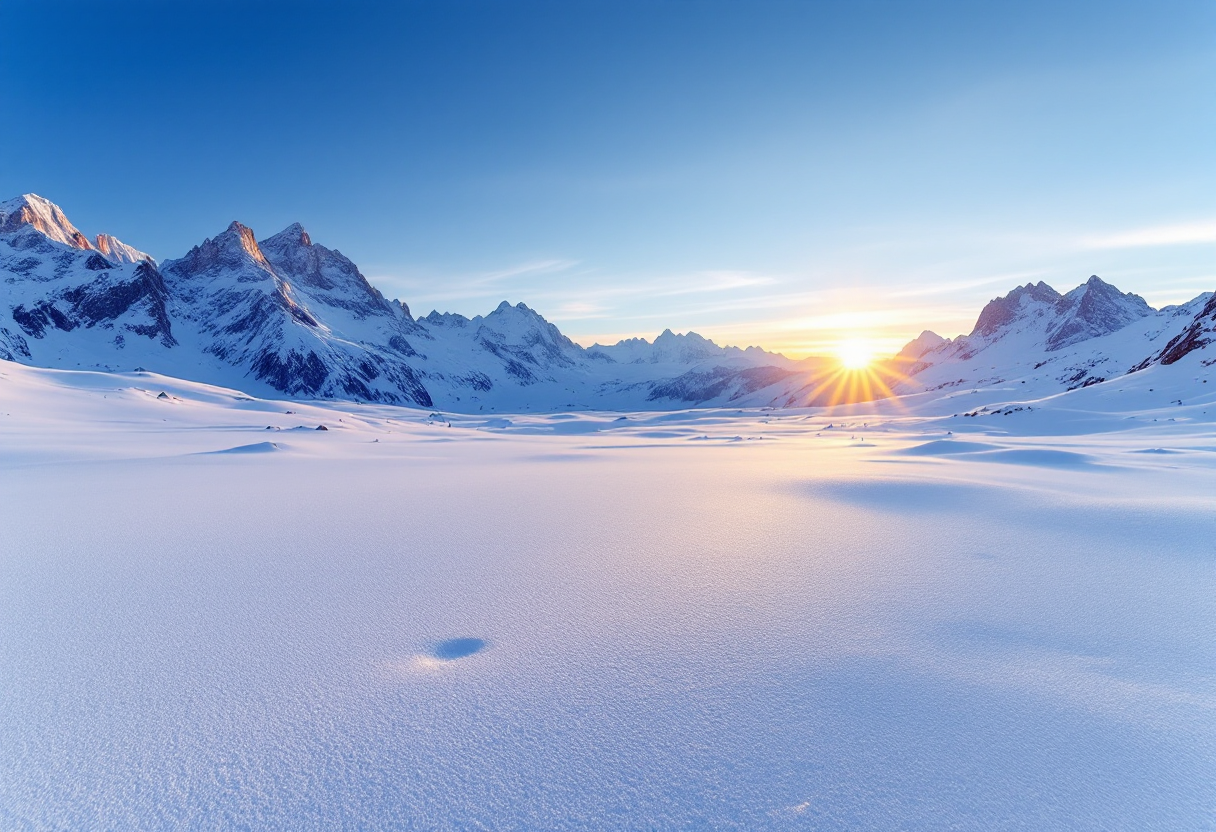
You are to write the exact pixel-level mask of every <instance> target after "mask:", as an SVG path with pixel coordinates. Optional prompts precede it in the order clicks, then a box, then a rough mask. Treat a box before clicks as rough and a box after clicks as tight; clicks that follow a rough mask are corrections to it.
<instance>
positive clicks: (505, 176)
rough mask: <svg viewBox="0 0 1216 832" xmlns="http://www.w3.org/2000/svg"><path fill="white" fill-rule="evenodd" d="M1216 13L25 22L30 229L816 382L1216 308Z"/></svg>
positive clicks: (10, 55)
mask: <svg viewBox="0 0 1216 832" xmlns="http://www.w3.org/2000/svg"><path fill="white" fill-rule="evenodd" d="M1214 44H1216V4H1213V3H1211V2H1208V1H1207V0H1204V1H1203V2H1177V3H1173V2H1154V3H1144V2H1139V3H1126V4H1123V3H1118V2H1101V3H1058V2H1055V3H1035V2H1017V3H975V2H959V3H916V2H901V3H894V2H892V3H866V2H848V3H844V2H841V3H826V2H825V3H814V2H799V3H763V2H747V3H744V2H735V3H715V2H692V0H683V1H682V2H655V0H651V1H650V2H638V3H635V2H628V1H627V0H614V2H603V3H591V2H585V3H584V2H554V3H530V2H529V3H522V2H520V3H512V2H504V1H503V0H495V2H484V3H470V2H453V1H452V0H447V1H446V2H430V3H408V2H406V3H384V4H357V3H341V4H338V3H334V4H313V3H300V2H294V3H271V2H267V3H257V2H247V3H227V2H208V3H202V2H197V3H196V2H188V0H184V1H183V0H179V2H173V3H163V2H145V3H123V2H116V1H112V2H106V3H58V2H54V0H49V2H48V0H39V1H38V2H28V0H8V2H6V3H5V11H4V25H3V26H2V27H0V73H2V77H3V78H4V79H5V80H4V82H3V83H0V194H2V195H3V196H10V195H15V194H18V193H22V192H27V191H33V192H36V193H40V194H42V195H43V196H46V197H48V198H50V199H52V200H54V201H56V202H58V203H59V204H60V205H61V206H63V208H64V209H65V211H67V213H68V215H69V216H70V217H71V218H72V220H73V221H74V222H75V223H76V225H78V226H79V227H81V229H82V230H83V231H85V232H86V233H89V234H93V233H96V232H98V231H108V232H110V233H113V234H115V235H117V236H119V237H120V238H122V239H123V240H125V241H126V242H128V243H130V244H132V245H135V246H137V247H140V248H143V249H144V250H147V251H149V252H150V253H152V254H153V255H155V256H157V257H159V258H165V257H175V256H180V255H181V254H182V253H184V252H185V251H186V250H187V249H188V248H189V247H190V246H192V245H194V244H196V243H198V242H200V241H201V240H202V239H203V238H205V237H208V236H213V235H214V234H215V233H217V232H219V231H221V230H222V229H223V228H224V227H225V226H226V225H227V223H228V222H230V221H231V220H232V219H240V220H241V221H242V222H244V223H246V224H247V225H250V226H251V227H253V228H254V230H255V231H256V232H257V233H258V234H259V236H269V235H270V234H272V233H274V232H276V231H278V230H280V229H281V228H283V227H285V226H286V225H288V224H289V223H291V222H293V221H296V220H299V221H300V222H303V223H304V225H305V226H306V227H307V228H308V229H309V231H310V233H311V234H312V236H313V238H314V240H316V241H317V242H320V243H323V244H325V245H328V246H330V247H331V248H337V249H340V250H341V251H342V252H343V253H345V254H347V255H348V256H350V257H351V258H352V259H353V260H354V261H355V262H356V263H358V264H359V265H360V267H361V268H362V269H363V271H364V273H365V274H366V275H367V276H368V278H369V279H370V280H371V281H372V282H373V283H374V284H376V285H377V286H378V287H379V288H381V290H382V291H384V292H385V293H386V294H387V295H389V296H397V297H400V298H402V299H403V300H405V301H407V302H408V303H409V304H410V305H411V307H412V308H413V310H414V311H415V313H417V314H422V313H425V312H428V311H429V310H430V309H432V308H438V309H440V310H441V311H455V312H461V313H464V314H468V315H472V314H477V313H484V312H488V311H489V310H491V309H492V308H493V307H494V306H495V305H496V304H497V303H498V301H500V300H503V299H507V300H510V301H512V302H516V301H520V300H522V301H524V302H526V303H527V304H528V305H530V306H532V307H534V308H536V309H538V310H539V311H540V312H541V313H542V314H544V315H545V316H546V317H548V318H549V319H551V320H553V321H554V322H555V323H557V324H558V325H559V326H561V328H562V329H563V331H565V332H567V333H568V334H570V335H571V336H572V337H575V338H576V340H580V341H582V342H584V343H590V342H591V341H593V340H596V339H599V340H601V341H605V340H615V339H616V338H618V337H624V336H631V335H643V336H647V337H653V336H654V335H655V334H657V333H658V332H659V331H661V330H662V329H663V328H665V327H671V328H673V329H675V330H677V331H685V330H689V329H695V330H696V331H698V332H701V333H702V334H705V335H708V336H710V337H714V338H715V339H716V340H718V341H719V342H727V343H736V344H742V345H746V344H760V345H762V346H766V347H769V348H775V349H782V350H784V351H787V352H790V353H792V354H806V353H810V352H822V351H824V350H827V349H830V346H831V344H832V343H834V342H835V341H837V340H839V339H841V338H844V337H862V338H871V339H874V340H875V341H876V342H877V343H878V344H879V345H881V346H884V347H891V348H897V347H898V345H899V343H901V342H902V341H905V340H907V339H908V338H911V337H913V336H915V335H916V334H917V333H918V332H919V331H920V330H921V329H922V328H925V327H928V328H932V329H935V330H937V331H939V332H942V334H946V335H954V334H957V333H958V332H960V331H965V330H968V329H969V328H970V326H971V324H972V322H973V321H974V318H975V315H976V314H977V313H978V311H979V308H980V307H981V306H982V305H983V303H984V302H986V301H987V300H988V299H990V298H991V297H994V296H996V295H998V294H1003V293H1004V292H1005V291H1007V290H1008V289H1009V288H1011V287H1012V286H1013V285H1015V284H1017V283H1024V282H1026V281H1028V280H1035V281H1037V280H1045V281H1047V282H1048V283H1051V284H1052V285H1054V286H1056V288H1058V289H1061V290H1065V289H1068V288H1071V287H1072V286H1075V285H1077V284H1078V283H1081V282H1082V281H1083V280H1084V279H1085V278H1086V277H1088V275H1090V274H1092V273H1097V274H1099V275H1101V276H1102V277H1104V278H1106V279H1107V280H1110V281H1112V282H1114V283H1116V284H1117V285H1119V286H1120V287H1121V288H1124V289H1125V290H1130V291H1135V292H1137V293H1139V294H1142V295H1144V296H1145V297H1146V298H1147V299H1148V300H1149V301H1150V303H1153V304H1154V305H1161V304H1164V303H1169V302H1178V301H1181V300H1185V299H1188V298H1190V297H1193V296H1194V295H1196V294H1198V293H1199V292H1201V291H1204V290H1210V289H1213V288H1216V152H1214V150H1213V149H1214V148H1216V46H1214Z"/></svg>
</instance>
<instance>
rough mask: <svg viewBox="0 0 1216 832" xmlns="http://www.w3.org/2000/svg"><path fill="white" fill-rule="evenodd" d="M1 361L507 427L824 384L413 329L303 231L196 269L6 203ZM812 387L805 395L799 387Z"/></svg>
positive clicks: (737, 360) (686, 345)
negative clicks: (514, 422) (530, 418)
mask: <svg viewBox="0 0 1216 832" xmlns="http://www.w3.org/2000/svg"><path fill="white" fill-rule="evenodd" d="M0 281H2V283H0V358H5V359H8V360H16V361H22V362H25V363H29V364H35V365H39V366H47V367H72V368H78V367H79V368H97V369H104V370H132V369H136V368H143V369H150V370H155V371H157V372H161V373H165V374H167V375H174V376H178V377H181V378H187V379H194V380H198V381H205V382H209V383H215V384H223V385H226V386H230V387H236V388H240V389H246V390H249V391H250V392H254V393H257V394H261V395H274V394H279V395H287V396H294V397H300V398H343V399H355V400H360V401H379V402H386V403H394V404H411V405H418V406H423V407H442V408H446V409H452V410H466V411H477V410H502V409H513V410H520V409H537V410H548V409H557V408H578V407H584V408H591V407H597V408H613V407H684V406H689V405H704V404H729V403H739V402H743V401H746V402H747V403H755V402H758V401H767V399H766V398H765V397H766V395H768V393H766V388H773V389H772V390H771V391H768V392H769V393H771V394H772V395H773V396H777V395H780V394H782V393H783V392H784V391H785V388H784V387H782V386H781V385H782V384H783V383H788V382H789V381H790V380H791V379H792V378H795V377H797V379H798V380H800V381H801V382H805V380H806V379H805V378H803V377H804V376H807V374H808V373H811V372H813V371H815V369H816V367H817V366H818V365H817V364H816V363H815V362H796V361H791V360H789V359H787V358H785V357H784V356H781V355H776V354H773V353H768V352H765V351H764V350H761V349H758V348H754V347H753V348H748V349H746V350H741V349H738V348H735V347H719V346H718V345H716V344H714V343H713V342H712V341H708V340H706V339H704V338H702V337H701V336H699V335H697V334H696V333H687V334H683V335H677V334H675V333H672V332H671V331H670V330H668V331H666V332H664V333H663V334H662V335H660V336H659V337H658V338H656V339H655V341H654V343H650V342H647V341H645V340H643V339H632V340H629V341H622V342H621V343H619V344H615V345H610V346H599V345H597V346H595V347H593V348H591V349H590V350H585V349H583V348H582V347H581V346H579V345H578V344H575V343H574V342H573V341H571V340H570V339H569V338H567V337H566V336H565V335H563V334H562V333H561V332H560V331H559V330H558V328H557V327H555V326H554V325H553V324H551V323H549V322H548V321H546V320H545V319H544V318H543V317H542V316H541V315H539V314H538V313H537V312H535V311H534V310H532V309H530V308H528V307H527V306H525V305H524V304H522V303H520V304H517V305H515V306H511V305H510V304H508V303H506V302H505V301H504V302H503V303H502V304H500V305H499V307H498V308H497V309H495V310H494V311H493V312H491V313H490V314H489V315H486V316H484V317H483V316H480V315H479V316H476V317H474V318H471V319H470V318H465V317H463V316H461V315H455V314H450V313H447V314H440V313H438V312H432V313H431V314H429V315H427V316H426V317H423V318H418V319H415V318H414V317H412V315H411V313H410V309H409V307H408V306H407V305H406V304H404V303H402V302H400V301H391V300H388V299H386V298H385V297H384V296H383V295H381V294H380V292H379V291H377V290H376V289H375V288H374V287H373V286H372V285H371V284H369V283H368V282H367V280H366V279H365V278H364V276H363V275H362V274H361V273H360V272H359V269H358V268H357V267H356V266H355V264H354V263H352V262H351V261H350V260H349V259H348V258H346V257H345V256H343V255H342V254H341V253H340V252H338V251H336V250H333V249H329V248H326V247H325V246H323V245H319V244H317V243H314V242H313V240H312V239H311V237H310V236H309V235H308V233H307V232H306V231H305V230H304V228H303V227H302V226H300V225H299V224H293V225H291V226H289V227H287V228H286V229H284V230H283V231H281V232H279V233H278V234H275V235H273V236H271V237H268V238H266V239H264V240H262V241H260V242H259V241H258V240H257V239H256V237H255V235H254V233H253V231H252V230H250V229H249V228H248V227H246V226H244V225H242V224H240V223H239V222H233V223H232V224H231V225H229V226H228V228H227V229H225V230H224V231H223V232H221V233H220V234H217V235H216V236H215V237H212V238H209V239H207V240H204V241H203V242H202V243H201V244H199V245H197V246H195V247H194V248H192V249H191V250H190V251H189V252H187V253H186V254H185V255H184V256H182V257H180V258H177V259H170V260H166V261H164V262H163V263H162V264H160V266H157V264H156V263H155V261H154V260H152V258H151V257H149V256H147V255H146V254H144V253H142V252H140V251H138V250H137V249H135V248H133V247H131V246H128V245H126V244H124V243H122V242H120V241H118V240H116V239H115V238H113V237H111V236H109V235H105V234H102V235H98V237H97V238H96V242H90V241H89V239H88V238H87V237H85V235H84V234H82V233H81V232H80V231H79V230H78V229H76V228H75V226H73V225H72V223H71V222H70V221H69V220H68V218H67V216H66V215H65V214H64V213H63V211H62V210H60V208H59V207H58V206H56V205H55V204H54V203H51V202H49V201H48V200H45V199H43V198H42V197H39V196H36V195H33V194H27V195H25V196H22V197H18V198H17V199H14V200H9V201H8V202H4V203H0ZM795 386H799V385H795Z"/></svg>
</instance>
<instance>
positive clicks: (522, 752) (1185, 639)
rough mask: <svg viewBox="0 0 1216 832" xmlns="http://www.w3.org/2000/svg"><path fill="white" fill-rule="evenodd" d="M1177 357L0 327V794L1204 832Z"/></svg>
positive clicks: (138, 803)
mask: <svg viewBox="0 0 1216 832" xmlns="http://www.w3.org/2000/svg"><path fill="white" fill-rule="evenodd" d="M1171 372H1172V370H1171V368H1170V367H1153V368H1149V369H1148V370H1145V371H1143V372H1142V373H1137V374H1135V375H1134V376H1132V377H1129V379H1128V381H1127V385H1128V387H1127V388H1126V389H1125V390H1124V391H1122V393H1121V394H1120V395H1118V396H1114V395H1112V393H1111V391H1109V390H1103V389H1102V388H1103V387H1105V385H1097V386H1094V387H1091V388H1085V389H1081V390H1076V391H1073V392H1072V393H1068V394H1065V395H1063V396H1055V397H1049V398H1046V399H1041V400H1034V401H1029V402H1023V403H1019V404H1022V405H1028V406H1029V408H1030V409H1028V410H1020V411H1016V412H1011V413H1010V414H1009V415H991V414H988V415H977V416H974V417H966V416H963V415H961V414H962V413H963V412H964V409H963V408H960V407H958V406H957V404H958V402H957V400H954V402H953V403H951V401H950V400H945V399H942V400H934V401H932V402H924V403H921V404H918V402H917V400H916V399H914V398H913V399H908V400H906V401H902V402H901V401H895V400H893V401H885V402H876V403H871V404H869V405H864V406H863V405H853V406H849V407H842V408H839V409H837V410H834V411H824V410H818V409H816V410H786V411H771V410H743V411H740V410H706V411H683V412H675V413H662V414H652V413H631V414H628V418H626V419H621V418H619V417H620V414H617V413H593V412H591V413H577V414H556V415H548V416H545V415H531V414H525V415H516V414H510V415H507V416H503V417H501V418H495V419H487V418H485V417H479V418H478V417H472V416H459V415H456V414H450V413H440V412H436V411H432V410H408V409H402V408H393V407H389V406H355V405H348V404H342V403H334V402H324V403H309V402H298V401H283V402H278V401H270V400H261V399H253V398H250V397H248V396H245V395H243V394H241V393H239V392H236V391H231V390H224V389H221V388H216V387H209V386H206V385H202V384H196V383H192V382H184V381H178V380H174V379H170V378H167V377H163V376H155V375H152V374H127V375H110V374H101V373H73V372H60V371H50V370H37V369H32V368H28V367H22V366H19V365H15V364H11V363H0V470H2V471H3V476H0V506H3V509H2V511H3V523H0V749H3V750H4V751H3V753H0V828H4V829H10V828H12V829H62V828H89V829H114V830H118V829H124V830H125V829H162V828H213V827H218V828H257V829H267V828H277V829H297V830H306V829H343V828H351V829H354V828H373V829H469V828H493V829H521V830H522V829H538V828H542V829H686V828H713V829H803V828H806V829H817V830H835V829H840V830H844V829H925V830H940V829H967V830H972V829H973V830H993V829H1027V830H1031V829H1033V830H1154V829H1160V830H1179V829H1205V828H1212V825H1213V821H1212V819H1213V817H1216V788H1214V787H1213V784H1214V783H1216V673H1214V672H1213V668H1214V667H1216V570H1214V569H1213V565H1214V563H1216V550H1214V548H1213V543H1212V541H1213V540H1216V512H1213V511H1212V507H1213V502H1212V500H1213V497H1212V495H1214V494H1216V442H1214V441H1213V438H1212V437H1213V422H1214V421H1216V406H1214V405H1213V402H1212V400H1211V397H1209V398H1207V399H1203V398H1202V397H1200V398H1195V399H1194V400H1192V399H1191V398H1185V397H1182V396H1181V394H1179V393H1178V392H1177V390H1175V389H1174V388H1173V387H1171V385H1175V382H1176V383H1177V385H1181V384H1182V381H1179V380H1178V379H1181V378H1182V376H1181V375H1179V374H1174V375H1171ZM1180 372H1181V371H1180ZM1190 381H1191V379H1190V378H1189V377H1187V379H1186V382H1187V383H1190ZM1150 388H1152V390H1151V392H1150ZM1179 389H1181V388H1179ZM161 393H165V394H166V396H165V397H164V398H161V397H160V394H161ZM959 396H960V398H963V399H966V401H967V405H968V407H967V409H968V410H969V409H973V408H976V407H979V406H981V405H992V406H993V409H994V412H996V411H997V405H1000V408H999V411H1000V412H1003V411H1004V410H1008V409H1009V407H1008V406H1007V405H1008V403H1007V402H1002V401H998V400H997V399H995V398H993V397H994V396H996V393H992V392H985V393H981V394H970V393H967V394H959ZM1175 400H1180V401H1183V402H1185V403H1184V404H1181V405H1178V404H1173V403H1172V402H1173V401H1175ZM956 413H958V414H960V415H955V414H956ZM319 425H324V426H326V428H327V430H325V431H318V430H316V428H317V426H319ZM829 425H831V427H830V428H829V427H828V426H829ZM298 428H303V429H302V430H297V429H298ZM283 431H291V432H292V433H291V436H290V438H289V441H288V442H282V441H280V434H281V432H283ZM283 438H286V437H283ZM736 438H738V440H739V441H734V440H735V439H736ZM272 450H273V452H271V451H272ZM1161 451H1169V453H1160V452H1161ZM1010 462H1016V463H1019V464H1008V463H1010Z"/></svg>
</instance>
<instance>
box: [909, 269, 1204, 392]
mask: <svg viewBox="0 0 1216 832" xmlns="http://www.w3.org/2000/svg"><path fill="white" fill-rule="evenodd" d="M1211 297H1212V295H1211V293H1205V294H1203V295H1200V296H1199V297H1197V298H1195V299H1193V300H1191V301H1189V302H1188V303H1185V304H1181V305H1178V306H1167V307H1164V308H1162V309H1153V308H1152V307H1150V306H1149V305H1148V304H1147V303H1146V302H1145V301H1144V299H1143V298H1141V297H1139V296H1138V295H1134V294H1130V293H1123V292H1120V291H1119V290H1118V289H1116V288H1115V287H1114V286H1112V285H1110V284H1109V283H1106V282H1105V281H1103V280H1102V279H1101V278H1099V277H1097V276H1096V275H1094V276H1091V277H1090V278H1089V280H1088V281H1086V282H1085V283H1083V284H1082V285H1080V286H1078V287H1077V288H1075V289H1073V290H1072V291H1070V292H1067V293H1066V294H1060V293H1059V292H1057V291H1056V290H1055V289H1053V288H1052V287H1050V286H1048V285H1047V284H1045V283H1042V282H1040V283H1037V284H1026V285H1025V286H1019V287H1018V288H1016V289H1014V290H1013V291H1012V292H1010V293H1009V294H1007V295H1005V296H1004V297H1000V298H996V299H995V300H993V301H991V302H990V303H989V304H988V305H987V306H985V307H984V309H983V311H982V312H981V313H980V315H979V318H978V319H977V320H976V324H975V328H974V329H973V330H972V331H971V333H970V334H969V335H964V336H960V337H958V338H955V339H954V340H952V341H951V340H947V339H943V338H940V337H939V336H936V335H935V334H934V333H931V332H926V333H922V334H921V336H920V337H919V338H917V339H916V340H915V341H913V342H912V343H910V344H909V345H908V346H907V347H905V348H904V350H903V351H902V352H901V353H900V355H899V356H898V357H897V358H896V360H895V362H894V364H895V367H896V369H897V372H898V374H899V376H900V380H899V382H898V383H897V384H896V385H895V391H896V392H897V393H910V392H923V391H933V390H940V389H948V388H983V387H995V386H1003V385H1004V386H1011V387H1012V385H1015V384H1016V385H1018V386H1019V387H1018V388H1013V389H1025V390H1026V392H1028V393H1030V392H1034V393H1036V394H1044V393H1050V392H1054V391H1063V390H1069V389H1075V388H1078V387H1085V386H1089V385H1093V384H1099V383H1101V382H1103V381H1106V380H1108V379H1112V378H1116V377H1119V376H1123V375H1126V374H1127V373H1129V372H1134V371H1135V370H1139V369H1143V368H1145V367H1147V366H1149V365H1150V364H1153V363H1158V362H1160V363H1166V364H1168V363H1170V362H1169V361H1168V360H1167V359H1169V358H1173V360H1175V361H1176V360H1178V359H1179V358H1181V355H1183V354H1186V353H1187V352H1191V351H1194V350H1196V349H1199V350H1201V349H1202V348H1203V346H1205V345H1206V343H1207V342H1208V341H1209V340H1211V338H1212V336H1211V334H1210V333H1211V330H1210V329H1207V330H1205V326H1204V323H1203V321H1204V320H1205V312H1204V310H1205V309H1208V310H1210V309H1211V308H1212V303H1211ZM1207 320H1208V326H1209V327H1210V326H1212V325H1213V324H1212V321H1211V313H1210V312H1209V313H1208V317H1207ZM1205 331H1206V332H1207V333H1208V334H1206V335H1205V334H1204V333H1205ZM1186 333H1192V334H1191V336H1190V338H1189V340H1188V337H1187V335H1186ZM1184 344H1185V345H1186V346H1184ZM1171 345H1172V346H1171ZM926 347H927V348H926ZM1175 356H1177V357H1175ZM1021 385H1027V387H1026V388H1021Z"/></svg>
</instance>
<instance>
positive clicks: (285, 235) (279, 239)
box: [261, 222, 312, 248]
mask: <svg viewBox="0 0 1216 832" xmlns="http://www.w3.org/2000/svg"><path fill="white" fill-rule="evenodd" d="M261 245H262V246H265V247H267V248H283V247H285V246H289V245H290V246H304V247H310V246H312V237H310V236H308V232H307V231H305V230H304V226H302V225H301V224H300V223H298V222H293V223H292V224H291V225H289V226H287V227H286V228H284V229H283V230H282V231H280V232H279V233H278V234H275V235H274V236H272V237H267V238H266V239H265V240H262V242H261Z"/></svg>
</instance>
